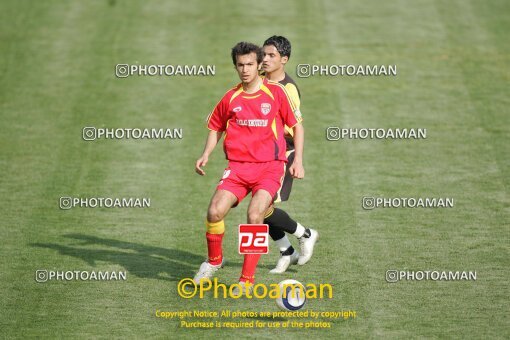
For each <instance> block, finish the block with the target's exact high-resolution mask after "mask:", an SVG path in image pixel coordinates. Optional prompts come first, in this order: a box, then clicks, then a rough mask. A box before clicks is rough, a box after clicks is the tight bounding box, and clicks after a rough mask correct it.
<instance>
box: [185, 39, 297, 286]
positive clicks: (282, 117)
mask: <svg viewBox="0 0 510 340" xmlns="http://www.w3.org/2000/svg"><path fill="white" fill-rule="evenodd" d="M262 58H263V54H262V50H261V49H260V47H258V46H256V45H254V44H250V43H246V42H240V43H238V44H237V45H236V46H234V48H233V49H232V61H233V63H234V65H235V68H236V70H237V73H238V75H239V78H240V80H241V83H240V84H238V85H237V86H235V87H234V88H232V89H230V90H229V91H227V93H226V94H225V95H224V96H223V98H222V99H221V100H220V101H219V103H218V104H217V105H216V107H215V108H214V110H213V111H212V113H211V114H210V115H209V117H208V119H207V127H208V128H209V130H210V131H209V134H208V136H207V140H206V143H205V147H204V151H203V154H202V156H201V157H200V158H199V159H198V160H197V161H196V165H195V170H196V172H197V173H198V174H199V175H205V172H204V170H203V167H204V166H205V165H206V164H207V162H208V159H209V155H210V154H211V152H212V151H213V149H214V147H215V146H216V144H217V143H218V141H219V140H220V138H221V137H222V135H223V133H225V135H226V136H225V140H224V142H223V150H224V151H225V155H226V158H227V159H228V166H227V168H226V169H225V172H224V174H223V178H222V179H221V180H220V182H219V184H218V186H217V189H216V191H215V193H214V195H213V197H212V198H211V202H210V204H209V208H208V211H207V221H206V228H207V231H206V238H207V249H208V260H207V261H206V262H204V263H202V265H201V266H200V269H199V271H198V273H197V274H196V275H195V278H194V281H195V282H196V283H199V282H200V280H201V279H202V278H211V277H213V276H214V274H215V273H216V271H218V269H220V268H222V267H223V263H224V260H223V251H222V239H223V234H224V231H225V223H224V218H225V216H226V215H227V213H228V212H229V210H230V209H231V208H232V207H233V206H235V205H237V204H239V203H240V202H241V201H242V200H243V198H244V197H246V195H248V193H250V192H251V193H252V198H251V201H250V203H249V205H248V214H247V215H248V223H250V224H261V223H263V221H264V215H265V212H266V211H267V210H268V208H269V207H270V206H271V204H272V202H273V200H274V199H275V197H276V195H277V193H278V190H279V189H280V186H281V182H282V179H283V177H284V175H285V166H286V162H287V158H286V156H285V151H286V142H285V137H284V135H285V131H284V127H285V126H288V127H289V128H291V129H292V131H293V141H294V147H295V155H296V156H295V160H294V163H293V164H292V166H291V167H290V168H289V172H290V173H291V174H292V176H293V177H295V178H303V177H304V174H305V171H304V168H303V164H302V159H303V144H304V129H303V126H302V124H301V121H302V118H301V114H300V112H299V110H298V109H297V107H295V106H294V104H293V103H292V101H291V100H290V99H289V97H288V93H287V91H286V90H285V88H284V86H282V85H281V84H279V83H277V82H272V81H270V80H268V79H263V78H261V77H260V76H259V70H260V68H261V66H262ZM259 258H260V254H249V255H245V256H244V263H243V268H242V273H241V277H240V279H239V282H240V284H241V287H247V286H248V285H247V283H246V282H249V283H251V284H253V282H254V277H255V270H256V267H257V263H258V260H259ZM248 287H249V286H248Z"/></svg>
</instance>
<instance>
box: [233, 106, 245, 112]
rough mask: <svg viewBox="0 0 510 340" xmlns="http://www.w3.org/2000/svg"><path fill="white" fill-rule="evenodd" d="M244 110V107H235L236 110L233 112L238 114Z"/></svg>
mask: <svg viewBox="0 0 510 340" xmlns="http://www.w3.org/2000/svg"><path fill="white" fill-rule="evenodd" d="M242 109H243V108H242V107H240V106H237V107H234V109H233V110H232V111H234V112H236V113H237V112H239V111H241V110H242Z"/></svg>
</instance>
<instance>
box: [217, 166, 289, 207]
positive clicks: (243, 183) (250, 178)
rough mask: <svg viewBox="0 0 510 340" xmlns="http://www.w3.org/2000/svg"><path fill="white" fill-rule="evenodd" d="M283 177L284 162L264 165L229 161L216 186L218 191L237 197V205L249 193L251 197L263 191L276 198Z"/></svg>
mask: <svg viewBox="0 0 510 340" xmlns="http://www.w3.org/2000/svg"><path fill="white" fill-rule="evenodd" d="M284 175H285V162H284V161H270V162H264V163H251V162H234V161H229V162H228V166H227V168H226V169H225V172H224V173H223V178H222V179H221V181H220V183H219V184H218V187H217V189H218V190H227V191H230V192H231V193H233V194H234V195H235V196H236V197H237V203H241V201H242V200H243V198H245V197H246V195H248V193H249V192H250V191H251V194H252V196H253V195H255V193H256V192H257V191H259V190H260V189H263V190H265V191H267V192H268V193H269V194H271V197H273V199H274V198H275V197H276V195H277V193H278V190H280V186H281V184H282V180H283V176H284Z"/></svg>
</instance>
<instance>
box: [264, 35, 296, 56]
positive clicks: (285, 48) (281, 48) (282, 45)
mask: <svg viewBox="0 0 510 340" xmlns="http://www.w3.org/2000/svg"><path fill="white" fill-rule="evenodd" d="M270 45H273V46H274V47H276V50H277V51H278V53H280V55H281V56H282V57H287V58H289V59H290V52H291V49H292V47H291V46H290V41H289V39H287V38H285V37H282V36H281V35H273V36H272V37H271V38H268V39H267V40H266V41H264V46H270Z"/></svg>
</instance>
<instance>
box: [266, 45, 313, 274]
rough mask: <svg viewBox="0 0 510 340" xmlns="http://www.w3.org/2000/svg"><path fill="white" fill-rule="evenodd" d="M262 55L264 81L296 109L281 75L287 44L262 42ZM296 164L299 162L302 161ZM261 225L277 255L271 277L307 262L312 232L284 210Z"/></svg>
mask: <svg viewBox="0 0 510 340" xmlns="http://www.w3.org/2000/svg"><path fill="white" fill-rule="evenodd" d="M263 52H264V59H263V62H262V69H263V71H264V72H265V76H266V78H267V79H268V80H272V81H276V82H279V83H280V84H282V85H283V86H285V89H286V90H287V93H288V94H289V96H290V99H291V100H292V101H293V103H294V105H295V106H296V107H297V108H298V109H299V106H300V93H299V90H298V88H297V86H296V83H295V82H294V80H292V78H290V77H289V75H288V74H287V73H285V64H286V63H287V62H288V61H289V58H290V53H291V45H290V42H289V40H288V39H287V38H285V37H282V36H272V37H270V38H268V39H267V40H266V41H265V42H264V45H263ZM298 112H299V111H298ZM285 132H286V142H287V152H286V154H287V159H288V164H287V167H288V168H289V167H290V166H291V165H292V163H293V162H294V161H295V157H296V156H295V153H294V143H293V139H292V134H293V131H292V129H290V128H289V127H287V126H286V127H285ZM297 161H299V162H301V161H302V160H297ZM294 177H295V176H294ZM294 177H293V176H292V175H291V174H290V172H289V171H286V173H285V179H284V181H283V183H282V186H281V187H280V190H279V191H278V198H277V200H276V201H275V202H279V201H286V200H288V199H289V195H290V191H291V189H292V182H293V178H294ZM264 223H266V224H268V225H269V234H270V236H271V238H272V239H273V240H274V241H275V242H276V244H277V246H278V248H279V250H280V254H281V256H280V258H279V259H278V262H277V264H276V267H275V268H274V269H272V270H271V273H283V272H285V271H286V270H287V269H288V268H289V266H290V265H292V264H299V265H304V264H306V263H307V262H308V261H309V260H310V258H311V257H312V254H313V249H314V246H315V242H316V241H317V240H318V238H319V233H318V232H317V231H316V230H314V229H310V228H306V227H304V226H302V225H301V224H300V223H298V222H296V221H294V220H293V219H292V218H291V217H290V216H289V215H288V214H287V213H286V212H285V211H284V210H282V209H279V208H276V207H274V205H271V207H269V209H268V210H267V212H266V217H265V219H264ZM285 232H287V233H289V234H292V235H294V236H296V237H297V238H298V240H299V245H300V251H301V254H299V253H298V252H297V251H296V250H295V249H294V248H293V247H292V245H291V243H290V241H289V239H288V238H287V236H286V234H285Z"/></svg>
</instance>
